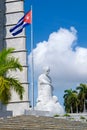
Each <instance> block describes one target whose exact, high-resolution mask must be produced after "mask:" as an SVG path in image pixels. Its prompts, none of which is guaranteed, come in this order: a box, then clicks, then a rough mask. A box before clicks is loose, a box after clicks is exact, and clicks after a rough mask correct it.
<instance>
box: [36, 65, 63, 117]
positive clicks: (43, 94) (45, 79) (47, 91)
mask: <svg viewBox="0 0 87 130" xmlns="http://www.w3.org/2000/svg"><path fill="white" fill-rule="evenodd" d="M43 70H44V72H43V73H42V74H41V75H40V76H39V78H38V98H37V103H36V107H35V110H39V111H48V112H50V113H51V114H52V115H55V114H64V109H63V107H62V106H61V105H60V103H59V101H58V98H57V97H56V96H53V89H54V88H53V86H52V80H51V78H50V76H49V72H50V68H49V67H48V66H46V67H44V69H43Z"/></svg>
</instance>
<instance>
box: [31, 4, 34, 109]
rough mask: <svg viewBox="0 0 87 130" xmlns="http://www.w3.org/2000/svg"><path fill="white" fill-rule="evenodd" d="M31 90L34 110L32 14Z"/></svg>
mask: <svg viewBox="0 0 87 130" xmlns="http://www.w3.org/2000/svg"><path fill="white" fill-rule="evenodd" d="M31 12H32V5H31ZM31 89H32V109H33V110H34V59H33V12H32V14H31Z"/></svg>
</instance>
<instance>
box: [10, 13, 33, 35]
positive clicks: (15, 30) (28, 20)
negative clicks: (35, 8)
mask: <svg viewBox="0 0 87 130" xmlns="http://www.w3.org/2000/svg"><path fill="white" fill-rule="evenodd" d="M31 17H32V11H29V12H28V13H26V14H25V15H24V16H23V17H22V18H21V19H20V20H19V21H18V23H17V24H16V25H15V26H14V27H13V28H11V29H10V32H11V33H12V35H13V36H16V35H17V34H19V33H21V32H22V30H23V28H24V27H25V26H27V25H29V24H31V22H32V21H31V19H32V18H31Z"/></svg>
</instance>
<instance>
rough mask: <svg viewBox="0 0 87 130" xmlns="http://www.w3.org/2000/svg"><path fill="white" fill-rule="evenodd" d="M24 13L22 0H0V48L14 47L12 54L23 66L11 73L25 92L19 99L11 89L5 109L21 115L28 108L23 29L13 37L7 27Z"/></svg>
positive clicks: (26, 67)
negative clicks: (21, 98)
mask: <svg viewBox="0 0 87 130" xmlns="http://www.w3.org/2000/svg"><path fill="white" fill-rule="evenodd" d="M23 15H24V0H0V50H1V49H2V48H3V47H6V48H9V47H12V48H15V51H14V53H13V56H14V57H16V58H19V61H20V63H21V64H22V66H23V71H22V72H19V71H17V72H15V73H11V75H12V76H15V77H17V78H18V79H19V80H20V82H21V83H22V85H23V86H24V89H25V93H24V97H23V100H22V101H21V100H19V97H18V95H17V94H16V93H15V92H14V91H13V92H12V99H11V101H10V102H9V104H8V105H7V110H11V111H13V116H16V115H22V114H24V113H25V110H28V109H29V99H28V98H29V96H28V86H29V85H28V66H27V50H26V37H25V30H23V32H22V33H20V34H19V35H17V36H15V37H13V36H12V35H11V34H10V32H9V29H10V28H11V27H13V26H14V25H15V24H16V23H17V22H18V20H19V19H20V18H21V17H22V16H23Z"/></svg>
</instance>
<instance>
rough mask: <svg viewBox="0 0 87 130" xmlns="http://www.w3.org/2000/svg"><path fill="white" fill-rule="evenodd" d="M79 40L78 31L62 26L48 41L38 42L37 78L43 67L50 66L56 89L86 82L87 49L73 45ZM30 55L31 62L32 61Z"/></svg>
mask: <svg viewBox="0 0 87 130" xmlns="http://www.w3.org/2000/svg"><path fill="white" fill-rule="evenodd" d="M76 42H77V31H76V29H75V28H74V27H71V28H70V29H69V30H68V29H65V28H60V29H59V30H58V31H57V32H53V33H51V34H50V36H49V38H48V41H43V42H40V43H38V44H37V47H36V48H35V49H34V51H33V52H34V69H35V79H36V80H37V77H38V75H39V74H40V73H42V67H43V66H45V65H48V66H50V69H51V78H52V81H53V85H55V86H54V87H55V89H57V88H58V89H67V87H68V86H69V85H70V87H72V85H74V84H78V83H80V82H86V79H87V49H86V48H82V47H79V46H77V47H76V48H75V49H74V50H73V46H74V45H75V44H76ZM30 59H31V54H30V55H29V64H30V63H31V60H30Z"/></svg>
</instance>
